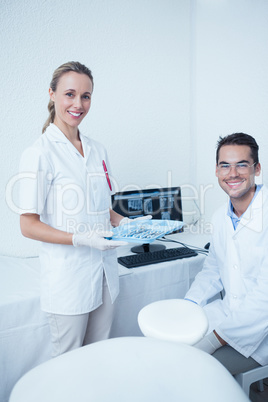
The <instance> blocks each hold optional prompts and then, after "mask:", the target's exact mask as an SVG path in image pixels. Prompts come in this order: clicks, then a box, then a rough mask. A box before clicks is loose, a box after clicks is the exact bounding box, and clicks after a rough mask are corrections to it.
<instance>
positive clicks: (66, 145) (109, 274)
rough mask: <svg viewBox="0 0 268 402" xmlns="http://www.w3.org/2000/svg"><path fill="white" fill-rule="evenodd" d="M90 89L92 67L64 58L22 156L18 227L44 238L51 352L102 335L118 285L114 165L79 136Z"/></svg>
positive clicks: (101, 150) (106, 333)
mask: <svg viewBox="0 0 268 402" xmlns="http://www.w3.org/2000/svg"><path fill="white" fill-rule="evenodd" d="M92 92H93V77H92V74H91V71H90V70H89V69H88V68H87V67H86V66H84V65H82V64H80V63H78V62H69V63H66V64H63V65H61V66H60V67H59V68H57V69H56V71H55V72H54V74H53V78H52V81H51V84H50V88H49V96H50V101H49V105H48V109H49V118H48V120H47V122H46V123H45V125H44V129H43V135H41V136H40V137H39V138H38V139H37V141H36V142H35V143H34V144H33V145H32V146H31V147H29V148H28V149H26V150H25V151H24V153H23V155H22V158H21V164H20V171H21V172H22V173H23V172H25V173H27V174H26V175H27V177H28V179H25V180H24V181H23V185H21V191H20V206H21V209H22V214H21V218H20V219H21V220H20V225H21V231H22V234H23V235H24V236H26V237H29V238H31V239H35V240H38V241H40V242H41V249H40V263H41V308H42V310H43V311H45V312H47V315H48V320H49V325H50V330H51V339H52V356H57V355H60V354H62V353H64V352H67V351H69V350H72V349H74V348H77V347H80V346H82V345H85V344H88V343H91V342H95V341H98V340H102V339H106V338H108V337H109V332H110V328H111V324H112V318H113V306H114V301H115V299H116V297H117V295H118V292H119V279H118V267H117V257H116V251H115V248H116V247H118V246H120V245H123V244H125V243H122V242H115V241H110V240H106V239H105V237H106V236H107V235H109V234H110V232H109V233H107V231H110V230H111V227H112V226H118V225H119V223H120V222H121V220H122V218H123V217H122V216H121V215H118V214H117V213H115V212H114V211H112V210H111V209H110V196H111V194H112V182H111V171H110V165H109V161H108V157H107V153H106V150H105V148H104V147H103V146H102V145H101V144H100V143H98V142H96V141H93V140H91V139H89V138H88V137H85V136H83V135H82V133H81V132H80V131H79V129H78V127H79V124H80V123H81V121H82V120H83V119H84V118H85V117H86V115H87V113H88V111H89V109H90V105H91V98H92Z"/></svg>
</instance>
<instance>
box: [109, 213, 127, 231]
mask: <svg viewBox="0 0 268 402" xmlns="http://www.w3.org/2000/svg"><path fill="white" fill-rule="evenodd" d="M123 218H124V217H123V216H122V215H120V214H118V213H117V212H115V211H114V210H113V209H110V221H111V224H112V226H113V227H116V226H119V223H120V221H121V220H122V219H123Z"/></svg>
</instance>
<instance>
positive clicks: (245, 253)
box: [185, 133, 268, 374]
mask: <svg viewBox="0 0 268 402" xmlns="http://www.w3.org/2000/svg"><path fill="white" fill-rule="evenodd" d="M258 149H259V147H258V145H257V143H256V141H255V139H254V138H253V137H251V136H250V135H248V134H244V133H235V134H231V135H228V136H226V137H224V138H220V140H219V142H218V147H217V153H216V176H217V177H218V182H219V185H220V186H221V188H222V189H223V190H224V191H225V192H226V193H227V194H228V195H229V201H228V204H227V206H226V205H225V206H223V207H222V208H220V209H219V210H218V211H217V212H216V213H215V215H214V217H213V235H212V240H211V246H210V251H209V255H208V256H207V258H206V261H205V264H204V267H203V270H202V271H201V272H200V273H199V274H198V275H197V276H196V278H195V281H194V283H193V284H192V286H191V288H190V290H189V291H188V292H187V294H186V296H185V298H186V299H188V300H191V301H193V302H195V303H197V304H199V305H201V306H204V310H205V312H206V314H207V316H208V320H209V329H208V332H207V335H206V336H205V337H204V338H203V339H202V340H201V341H200V342H199V343H198V344H196V345H195V346H196V347H198V348H200V349H202V350H204V351H206V352H208V353H210V354H212V355H213V356H214V357H215V358H216V359H218V360H219V361H220V362H221V363H222V364H223V365H224V366H225V367H226V368H227V369H228V370H229V371H230V372H231V373H232V374H237V373H241V372H245V371H248V370H250V369H252V368H255V367H258V366H260V365H266V364H268V325H267V323H268V307H267V306H268V251H267V245H268V190H267V188H266V187H265V186H262V185H258V186H257V185H256V184H255V177H256V176H259V175H260V172H261V166H260V163H259V158H258ZM219 292H222V294H224V297H223V298H222V299H217V300H214V301H212V302H209V300H210V299H211V298H212V297H213V296H215V295H217V294H219Z"/></svg>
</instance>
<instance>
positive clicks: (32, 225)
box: [20, 214, 73, 245]
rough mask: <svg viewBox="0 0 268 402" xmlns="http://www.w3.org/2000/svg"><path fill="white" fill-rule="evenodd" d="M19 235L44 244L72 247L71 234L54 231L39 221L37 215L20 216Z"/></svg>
mask: <svg viewBox="0 0 268 402" xmlns="http://www.w3.org/2000/svg"><path fill="white" fill-rule="evenodd" d="M20 228H21V233H22V234H23V236H25V237H29V238H30V239H33V240H39V241H43V242H45V243H55V244H67V245H72V244H73V242H72V236H73V235H72V233H67V232H63V231H61V230H58V229H54V228H52V227H51V226H49V225H47V224H46V223H43V222H41V221H40V216H39V215H37V214H23V215H21V216H20Z"/></svg>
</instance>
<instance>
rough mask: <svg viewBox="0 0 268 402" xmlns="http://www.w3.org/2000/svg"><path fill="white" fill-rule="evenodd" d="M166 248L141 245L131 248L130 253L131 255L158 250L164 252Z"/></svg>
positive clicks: (155, 245)
mask: <svg viewBox="0 0 268 402" xmlns="http://www.w3.org/2000/svg"><path fill="white" fill-rule="evenodd" d="M165 248H166V246H164V245H163V244H149V243H145V244H141V245H140V246H135V247H132V249H131V251H132V252H133V253H138V254H140V253H148V252H149V251H160V250H165Z"/></svg>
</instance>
